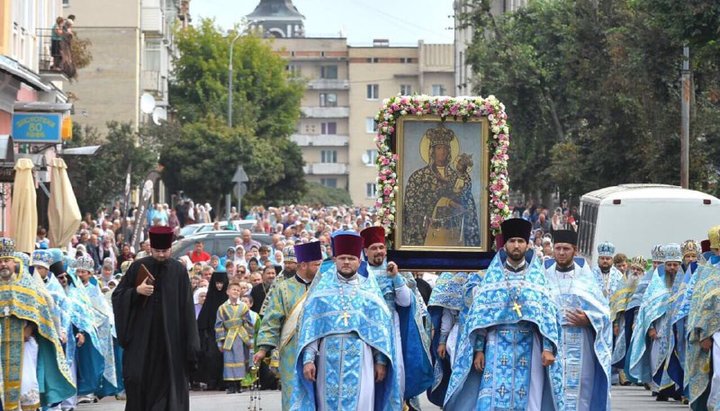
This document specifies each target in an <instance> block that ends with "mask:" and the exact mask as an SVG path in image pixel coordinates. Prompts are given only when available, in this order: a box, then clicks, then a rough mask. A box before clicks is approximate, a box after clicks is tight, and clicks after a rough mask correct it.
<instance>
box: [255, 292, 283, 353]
mask: <svg viewBox="0 0 720 411" xmlns="http://www.w3.org/2000/svg"><path fill="white" fill-rule="evenodd" d="M282 288H283V287H282V285H276V286H275V287H273V288H272V290H271V291H270V293H269V294H268V295H267V297H266V299H267V300H268V301H267V302H266V303H267V305H266V306H265V311H264V312H263V314H264V316H263V319H262V322H261V323H260V330H259V331H258V336H257V345H258V346H259V347H260V348H262V349H263V350H265V352H270V351H272V349H273V348H277V346H278V345H279V344H280V333H281V332H282V326H283V324H284V323H285V314H286V313H285V304H284V301H283V293H282Z"/></svg>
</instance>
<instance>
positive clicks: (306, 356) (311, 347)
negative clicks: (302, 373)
mask: <svg viewBox="0 0 720 411" xmlns="http://www.w3.org/2000/svg"><path fill="white" fill-rule="evenodd" d="M318 346H319V340H315V341H313V342H311V343H310V344H308V345H307V347H305V349H304V350H303V365H305V364H309V363H311V362H315V357H317V354H318Z"/></svg>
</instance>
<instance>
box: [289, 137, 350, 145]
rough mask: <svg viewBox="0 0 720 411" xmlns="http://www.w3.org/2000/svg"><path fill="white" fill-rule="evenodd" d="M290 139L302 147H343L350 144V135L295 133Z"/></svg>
mask: <svg viewBox="0 0 720 411" xmlns="http://www.w3.org/2000/svg"><path fill="white" fill-rule="evenodd" d="M290 140H292V141H293V142H295V144H297V145H299V146H300V147H311V146H317V147H336V146H337V147H341V146H347V145H348V142H349V141H350V137H349V136H341V135H335V134H333V135H324V134H293V135H291V136H290Z"/></svg>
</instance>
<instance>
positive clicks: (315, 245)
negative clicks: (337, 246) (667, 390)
mask: <svg viewBox="0 0 720 411" xmlns="http://www.w3.org/2000/svg"><path fill="white" fill-rule="evenodd" d="M294 249H295V258H296V259H297V262H298V263H309V262H311V261H321V260H322V259H323V256H322V250H321V249H320V241H311V242H309V243H305V244H297V245H295V246H294Z"/></svg>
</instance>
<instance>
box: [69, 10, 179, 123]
mask: <svg viewBox="0 0 720 411" xmlns="http://www.w3.org/2000/svg"><path fill="white" fill-rule="evenodd" d="M63 3H64V7H65V15H70V14H74V15H75V16H76V20H75V31H76V32H77V33H78V35H79V36H81V37H82V38H85V39H89V40H90V41H91V42H92V49H91V52H92V55H93V60H92V63H91V64H90V65H89V66H88V67H85V68H84V69H82V70H80V71H79V72H78V81H77V82H73V83H70V84H68V85H67V86H66V89H67V90H68V92H70V93H72V96H73V99H74V100H73V102H74V105H75V118H76V121H77V122H79V123H81V124H83V125H90V126H93V127H96V128H98V129H99V130H105V129H106V124H107V122H108V121H118V122H130V123H132V124H133V125H134V126H135V127H136V128H137V127H139V126H140V125H141V124H143V123H144V122H147V121H156V122H158V121H160V120H163V119H166V118H167V105H168V79H169V73H170V72H171V61H172V55H173V53H174V52H175V51H174V49H173V36H172V33H173V32H172V30H173V29H174V28H175V27H176V25H180V26H181V27H182V26H187V24H188V22H189V19H190V17H189V0H131V1H123V2H117V1H110V0H63ZM144 94H149V95H151V96H152V97H153V98H154V101H155V107H154V108H153V107H150V109H149V110H148V109H147V107H144V108H145V109H146V111H147V112H144V111H143V110H142V109H143V107H141V96H143V95H144ZM146 99H147V98H146Z"/></svg>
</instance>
